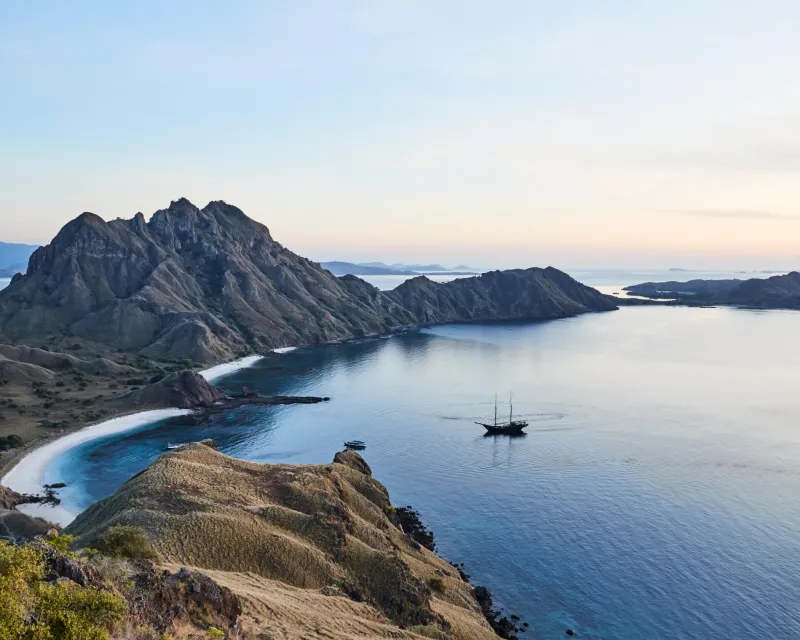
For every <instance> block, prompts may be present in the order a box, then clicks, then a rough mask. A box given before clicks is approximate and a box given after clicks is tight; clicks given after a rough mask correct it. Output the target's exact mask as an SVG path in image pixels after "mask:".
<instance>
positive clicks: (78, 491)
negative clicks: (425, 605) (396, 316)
mask: <svg viewBox="0 0 800 640" xmlns="http://www.w3.org/2000/svg"><path fill="white" fill-rule="evenodd" d="M799 327H800V313H797V312H783V311H768V312H753V311H744V310H734V309H687V308H627V309H622V310H620V311H616V312H611V313H605V314H591V315H586V316H581V317H578V318H571V319H567V320H560V321H554V322H545V323H537V324H494V325H458V326H445V327H440V328H436V329H432V330H427V331H423V332H419V333H412V334H408V335H405V336H402V337H395V338H391V339H382V340H373V341H367V342H363V343H360V344H349V345H343V346H331V347H323V348H317V349H307V350H299V351H295V352H293V353H290V354H286V355H283V356H276V357H274V358H270V359H268V360H265V361H262V363H261V364H260V365H259V366H256V367H254V368H252V369H249V370H243V371H241V372H239V373H237V374H234V375H233V376H231V377H229V378H226V379H224V380H222V381H221V383H220V384H221V386H223V387H227V388H231V389H233V388H236V387H238V386H240V385H242V384H248V385H251V386H252V387H255V388H257V389H259V390H260V391H262V392H266V393H295V394H315V395H328V396H331V398H332V400H331V402H329V403H325V404H320V405H310V406H293V407H247V408H242V409H239V410H237V411H234V412H232V413H231V414H229V415H226V416H220V417H218V419H216V420H215V421H214V422H213V423H211V424H209V425H203V426H200V427H183V426H177V425H172V424H169V423H162V424H159V425H155V426H153V427H151V428H147V429H143V430H141V431H138V432H134V433H129V434H125V435H122V436H119V437H109V438H106V439H104V440H102V441H96V442H93V443H88V444H87V445H84V446H82V447H79V448H77V449H74V450H72V451H71V452H69V453H68V454H65V455H64V456H63V457H62V458H60V459H58V460H57V461H55V462H54V463H53V464H52V465H51V467H50V468H49V470H48V473H47V476H48V480H49V481H53V482H55V481H66V482H68V483H69V485H70V486H69V488H68V489H67V490H65V492H64V493H63V494H62V497H64V499H65V501H66V502H67V503H68V504H70V505H75V506H80V507H84V506H86V505H88V504H90V503H91V502H92V501H94V500H96V499H98V498H100V497H102V496H105V495H107V494H108V493H110V492H111V491H113V490H114V489H115V488H116V487H117V486H119V485H120V484H121V483H122V482H123V481H124V480H125V479H127V478H128V477H129V476H130V475H131V474H133V473H135V472H136V471H138V470H139V469H141V468H142V467H144V466H145V465H147V464H148V463H149V462H151V461H152V460H153V459H154V458H155V457H156V456H158V455H160V454H161V453H163V451H164V449H165V446H166V444H167V442H181V441H190V440H198V439H201V438H205V437H213V438H215V439H216V440H217V441H218V442H219V444H220V447H221V450H222V451H224V452H225V453H228V454H230V455H233V456H237V457H241V458H246V459H249V460H256V461H263V462H313V463H325V462H329V461H330V460H331V459H332V457H333V455H334V453H335V452H336V451H337V450H338V449H340V448H341V443H342V441H343V440H345V439H351V438H361V439H364V440H366V441H367V443H368V448H367V450H366V451H365V452H364V457H365V458H366V459H367V461H368V462H369V463H370V465H371V466H372V468H373V471H374V474H375V476H376V477H377V478H378V479H379V480H380V481H381V482H383V483H384V484H385V485H386V486H387V487H388V488H389V490H390V492H391V495H392V498H393V500H394V502H395V503H396V504H412V505H414V506H415V507H416V508H417V509H419V510H420V511H421V513H422V515H423V518H424V520H425V521H426V523H427V524H428V525H430V526H431V527H432V528H433V530H434V532H435V534H436V538H437V542H438V544H439V550H440V552H441V553H442V554H443V555H444V556H445V557H447V558H449V559H452V560H457V561H463V562H465V563H466V564H467V568H468V570H469V571H470V572H471V573H472V574H473V579H474V581H475V582H477V583H483V584H488V585H489V586H490V587H491V589H492V590H493V592H494V593H495V595H496V598H497V600H498V601H499V602H500V603H502V604H503V605H505V606H507V607H508V609H509V610H510V611H512V612H515V613H518V614H520V615H522V616H523V617H524V618H525V619H527V620H528V621H529V622H530V624H531V630H530V631H529V632H528V634H527V637H529V638H536V639H545V638H559V637H563V633H564V629H565V628H566V627H572V628H574V629H576V630H577V633H578V637H580V638H594V639H604V640H605V639H608V640H611V639H614V640H643V639H664V638H680V639H683V638H686V639H689V638H707V639H719V640H723V639H724V640H731V639H750V638H758V639H763V638H797V637H800V571H798V568H800V499H799V498H798V496H799V495H800V394H798V393H797V371H798V370H799V368H800V340H798V339H797V335H798V328H799ZM509 390H513V391H514V397H515V413H518V414H519V415H520V416H526V417H527V418H528V419H529V420H530V422H531V425H530V427H529V428H528V434H527V436H525V437H524V438H516V439H509V438H507V437H502V436H497V437H485V436H484V434H483V430H482V429H481V428H480V427H478V426H476V425H474V424H473V421H474V420H476V419H479V418H487V417H489V416H491V413H492V402H493V397H494V393H495V392H497V393H499V394H500V396H501V398H502V397H504V396H505V394H506V393H507V392H508V391H509Z"/></svg>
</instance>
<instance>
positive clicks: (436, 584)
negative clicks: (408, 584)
mask: <svg viewBox="0 0 800 640" xmlns="http://www.w3.org/2000/svg"><path fill="white" fill-rule="evenodd" d="M428 586H429V587H430V588H431V591H435V592H436V593H444V592H445V589H447V587H446V586H445V584H444V580H442V579H441V578H439V577H438V576H434V577H433V578H431V579H430V580H428Z"/></svg>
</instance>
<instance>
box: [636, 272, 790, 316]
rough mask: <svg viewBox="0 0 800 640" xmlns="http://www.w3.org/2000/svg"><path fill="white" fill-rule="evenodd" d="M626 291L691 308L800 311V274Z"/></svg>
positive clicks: (652, 284)
mask: <svg viewBox="0 0 800 640" xmlns="http://www.w3.org/2000/svg"><path fill="white" fill-rule="evenodd" d="M625 290H626V291H629V292H631V293H633V294H636V295H640V296H647V297H651V298H677V299H678V300H679V301H681V302H686V303H689V304H738V305H745V306H748V307H758V308H761V309H800V273H798V272H797V271H792V272H791V273H787V274H786V275H782V276H772V277H771V278H751V279H749V280H690V281H689V282H645V283H643V284H637V285H632V286H630V287H625Z"/></svg>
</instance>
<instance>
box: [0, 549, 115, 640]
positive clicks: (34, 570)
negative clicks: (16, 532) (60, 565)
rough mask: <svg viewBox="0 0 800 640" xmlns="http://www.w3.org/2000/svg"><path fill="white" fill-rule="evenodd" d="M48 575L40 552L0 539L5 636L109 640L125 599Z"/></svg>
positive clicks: (0, 616) (0, 618)
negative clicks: (47, 578)
mask: <svg viewBox="0 0 800 640" xmlns="http://www.w3.org/2000/svg"><path fill="white" fill-rule="evenodd" d="M44 574H45V566H44V558H43V557H42V555H41V553H40V552H39V551H37V550H35V549H32V548H30V547H27V546H19V547H15V546H12V545H10V544H9V543H7V542H5V541H0V638H3V639H4V640H108V638H109V632H110V631H112V630H113V629H114V628H115V627H116V626H117V625H118V623H119V622H120V621H121V620H122V619H123V618H124V616H125V603H124V601H123V600H122V598H120V597H119V596H117V595H116V594H114V593H112V592H110V591H99V590H95V589H89V588H85V587H81V586H80V585H78V584H76V583H75V582H72V581H71V580H61V581H58V582H55V583H53V584H50V583H47V582H44V581H43V580H44Z"/></svg>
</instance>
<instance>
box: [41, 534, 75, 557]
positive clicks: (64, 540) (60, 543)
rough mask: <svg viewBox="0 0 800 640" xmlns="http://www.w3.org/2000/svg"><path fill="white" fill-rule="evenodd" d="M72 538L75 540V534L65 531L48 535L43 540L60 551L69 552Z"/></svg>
mask: <svg viewBox="0 0 800 640" xmlns="http://www.w3.org/2000/svg"><path fill="white" fill-rule="evenodd" d="M73 540H75V536H71V535H69V534H66V533H54V534H51V535H50V536H48V537H47V539H46V540H45V542H46V543H47V544H49V545H50V546H51V547H55V548H56V549H58V550H59V551H60V552H61V553H67V554H69V553H70V550H69V545H71V544H72V541H73Z"/></svg>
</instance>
